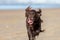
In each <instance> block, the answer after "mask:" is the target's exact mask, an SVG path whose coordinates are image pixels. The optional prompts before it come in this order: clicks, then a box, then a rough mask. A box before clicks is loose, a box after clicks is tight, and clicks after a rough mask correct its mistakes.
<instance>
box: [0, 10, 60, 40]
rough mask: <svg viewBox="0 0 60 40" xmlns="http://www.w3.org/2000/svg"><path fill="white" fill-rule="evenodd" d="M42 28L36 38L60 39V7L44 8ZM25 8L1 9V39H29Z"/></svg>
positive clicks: (38, 39) (43, 39) (41, 39)
mask: <svg viewBox="0 0 60 40" xmlns="http://www.w3.org/2000/svg"><path fill="white" fill-rule="evenodd" d="M41 19H42V20H43V23H42V29H45V32H43V33H40V35H39V37H38V38H37V39H36V40H60V9H42V17H41ZM25 25H26V24H25V11H24V10H0V40H28V37H27V30H26V26H25Z"/></svg>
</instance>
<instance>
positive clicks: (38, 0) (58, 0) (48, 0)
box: [0, 0, 60, 4]
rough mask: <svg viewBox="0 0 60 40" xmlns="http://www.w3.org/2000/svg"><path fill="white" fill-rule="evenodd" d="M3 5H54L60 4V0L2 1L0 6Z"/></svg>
mask: <svg viewBox="0 0 60 40" xmlns="http://www.w3.org/2000/svg"><path fill="white" fill-rule="evenodd" d="M3 3H8V4H9V3H54V4H60V0H0V4H3Z"/></svg>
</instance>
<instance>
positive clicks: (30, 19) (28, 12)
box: [25, 7, 41, 24]
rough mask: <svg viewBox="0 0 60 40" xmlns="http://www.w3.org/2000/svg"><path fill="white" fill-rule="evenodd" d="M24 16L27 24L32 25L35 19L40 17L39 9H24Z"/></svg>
mask: <svg viewBox="0 0 60 40" xmlns="http://www.w3.org/2000/svg"><path fill="white" fill-rule="evenodd" d="M25 11H26V14H25V16H26V17H27V18H28V23H30V24H33V23H34V20H35V17H40V16H41V9H39V10H38V11H36V10H34V9H32V8H30V7H28V8H26V10H25Z"/></svg>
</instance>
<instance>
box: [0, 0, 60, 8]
mask: <svg viewBox="0 0 60 40" xmlns="http://www.w3.org/2000/svg"><path fill="white" fill-rule="evenodd" d="M16 3H29V4H30V3H32V4H60V0H0V4H16ZM19 7H20V6H17V5H15V6H10V5H9V6H8V5H0V9H19Z"/></svg>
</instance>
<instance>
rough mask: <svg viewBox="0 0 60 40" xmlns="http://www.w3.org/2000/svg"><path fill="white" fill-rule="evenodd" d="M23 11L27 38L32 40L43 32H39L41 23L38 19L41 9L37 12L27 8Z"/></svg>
mask: <svg viewBox="0 0 60 40" xmlns="http://www.w3.org/2000/svg"><path fill="white" fill-rule="evenodd" d="M25 11H26V13H25V17H26V27H27V32H28V37H29V40H34V39H35V36H36V35H39V32H43V30H41V22H43V21H42V20H41V18H40V16H41V9H39V11H36V10H34V9H31V8H30V7H28V8H26V10H25Z"/></svg>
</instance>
